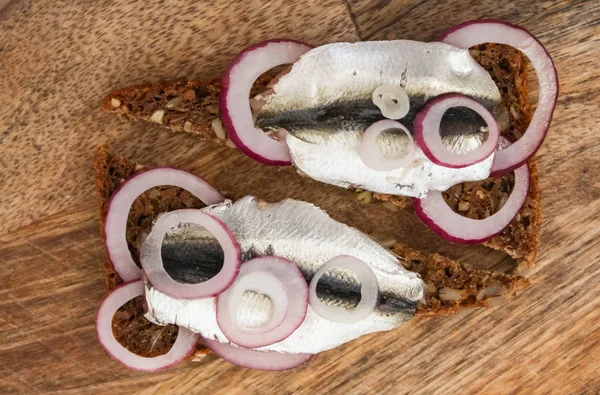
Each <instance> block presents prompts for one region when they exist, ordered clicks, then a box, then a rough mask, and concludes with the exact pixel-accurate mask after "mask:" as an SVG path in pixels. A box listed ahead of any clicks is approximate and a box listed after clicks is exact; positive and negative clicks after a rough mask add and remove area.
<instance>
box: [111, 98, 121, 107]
mask: <svg viewBox="0 0 600 395" xmlns="http://www.w3.org/2000/svg"><path fill="white" fill-rule="evenodd" d="M110 104H111V106H113V107H115V108H117V107H120V106H121V100H119V99H117V98H116V97H113V98H112V99H110Z"/></svg>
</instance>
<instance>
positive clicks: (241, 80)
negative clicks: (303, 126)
mask: <svg viewBox="0 0 600 395" xmlns="http://www.w3.org/2000/svg"><path fill="white" fill-rule="evenodd" d="M310 49H312V46H310V45H307V44H304V43H302V42H299V41H294V40H283V39H279V40H267V41H263V42H261V43H258V44H255V45H252V46H250V47H248V48H246V49H244V50H243V51H242V52H240V53H239V54H238V55H237V56H236V57H235V59H233V62H231V64H230V65H229V67H228V68H227V70H226V71H225V74H223V79H222V82H221V95H220V97H219V106H220V109H221V114H222V120H223V125H224V126H225V129H226V130H227V134H228V135H229V138H230V139H231V141H232V142H233V143H234V144H235V145H236V147H238V148H239V149H240V150H241V151H242V152H243V153H245V154H246V155H248V156H249V157H251V158H253V159H255V160H257V161H259V162H261V163H264V164H268V165H277V166H287V165H290V164H291V162H292V157H291V155H290V152H289V149H288V147H287V145H286V143H285V141H277V140H274V139H272V138H270V137H269V136H267V135H266V134H265V133H264V132H263V131H262V130H261V129H257V128H256V127H255V126H254V120H253V118H252V111H251V109H250V103H249V99H248V98H249V96H250V89H251V88H252V84H253V83H254V81H256V79H257V78H258V77H260V75H261V74H262V73H264V72H266V71H268V70H270V69H272V68H273V67H276V66H280V65H282V64H288V63H294V62H295V61H296V60H297V59H298V58H299V57H300V56H301V55H303V54H304V53H306V52H308V51H309V50H310Z"/></svg>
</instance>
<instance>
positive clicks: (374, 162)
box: [358, 119, 415, 171]
mask: <svg viewBox="0 0 600 395" xmlns="http://www.w3.org/2000/svg"><path fill="white" fill-rule="evenodd" d="M389 129H400V130H402V131H403V132H404V133H405V134H406V136H407V137H408V140H409V143H408V152H407V153H406V155H405V156H404V157H403V158H399V159H387V158H386V157H384V155H383V153H382V152H381V149H380V148H379V145H378V143H377V139H378V137H379V135H380V134H381V133H382V132H384V131H386V130H389ZM414 153H415V144H414V141H413V138H412V135H411V134H410V132H409V131H408V129H407V128H406V127H405V126H404V125H402V124H401V123H400V122H397V121H392V120H390V119H384V120H381V121H377V122H375V123H373V124H372V125H371V126H369V127H368V128H367V129H366V130H365V131H364V132H363V134H362V136H361V140H360V145H359V146H358V156H359V157H360V159H361V160H362V162H363V163H364V164H365V165H366V166H368V167H369V168H371V169H373V170H377V171H388V170H394V169H398V168H400V167H403V166H406V165H407V164H409V163H410V161H411V160H412V158H413V156H414Z"/></svg>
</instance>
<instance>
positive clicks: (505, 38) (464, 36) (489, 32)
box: [439, 19, 558, 176]
mask: <svg viewBox="0 0 600 395" xmlns="http://www.w3.org/2000/svg"><path fill="white" fill-rule="evenodd" d="M439 40H440V41H442V42H445V43H447V44H450V45H454V46H456V47H460V48H471V47H473V46H475V45H480V44H485V43H497V44H505V45H510V46H511V47H514V48H516V49H518V50H519V51H521V52H523V53H524V54H525V56H527V58H528V59H529V61H530V62H531V64H532V65H533V67H534V69H535V72H536V74H537V77H538V83H539V99H538V103H537V107H536V109H535V112H534V113H533V117H532V119H531V122H530V123H529V126H528V127H527V130H526V131H525V133H524V134H523V136H521V138H520V139H518V140H517V141H516V142H515V143H514V144H512V145H511V146H510V148H508V149H505V150H502V151H499V152H498V153H497V154H496V157H495V158H494V163H493V164H492V169H491V175H492V176H499V175H502V174H505V173H508V172H509V171H511V170H513V169H516V168H517V167H519V166H521V165H522V164H524V163H525V162H527V160H528V159H529V158H531V157H532V156H533V155H534V154H535V153H536V151H537V150H538V149H539V148H540V146H541V145H542V142H543V141H544V138H545V137H546V133H547V132H548V129H549V128H550V122H551V121H552V114H553V113H554V108H555V107H556V100H557V98H558V73H557V71H556V67H555V66H554V62H553V61H552V57H551V56H550V54H549V53H548V51H546V48H544V46H543V45H542V43H540V41H539V40H538V39H537V38H535V37H534V36H533V35H532V34H531V33H529V32H528V31H527V30H525V29H524V28H522V27H520V26H516V25H513V24H510V23H508V22H504V21H499V20H493V19H484V20H474V21H469V22H465V23H461V24H459V25H457V26H455V27H453V28H451V29H448V30H446V31H445V32H444V33H443V34H442V35H441V36H440V38H439Z"/></svg>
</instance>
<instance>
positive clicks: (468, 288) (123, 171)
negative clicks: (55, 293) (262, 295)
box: [94, 146, 529, 358]
mask: <svg viewBox="0 0 600 395" xmlns="http://www.w3.org/2000/svg"><path fill="white" fill-rule="evenodd" d="M142 169H143V167H142V166H140V165H138V164H136V163H135V162H133V161H130V160H127V159H126V158H124V157H122V156H120V155H118V154H114V153H112V152H110V151H109V149H108V147H106V146H103V147H99V148H98V149H97V150H96V156H95V160H94V176H95V179H96V189H97V195H98V207H99V213H98V214H99V219H100V221H99V222H100V235H101V237H102V239H103V240H104V238H105V234H104V221H105V218H106V212H107V209H108V204H109V200H110V197H111V195H112V194H113V193H114V192H115V191H116V190H117V189H118V188H119V186H120V185H121V183H123V181H125V180H126V179H128V178H129V177H131V176H132V175H133V174H135V173H136V172H138V171H141V170H142ZM203 206H204V204H202V202H200V201H199V200H198V199H197V198H195V197H194V196H192V195H191V194H190V193H189V192H186V191H184V190H182V189H180V188H177V187H157V188H153V189H150V190H148V191H146V192H145V193H144V194H142V195H141V196H140V197H138V198H137V199H136V201H135V202H134V204H133V205H132V208H131V211H130V213H129V217H128V220H127V233H126V234H127V243H128V246H129V250H130V251H131V255H132V257H133V259H134V260H135V261H136V262H139V249H140V246H141V243H142V242H143V240H144V238H145V236H146V235H147V234H148V233H149V232H150V229H151V226H152V222H153V221H154V220H155V219H156V218H157V216H158V214H160V213H162V212H167V211H172V210H177V209H181V208H201V207H203ZM392 250H393V251H394V253H396V254H397V255H398V256H399V257H400V258H401V260H402V261H403V262H404V264H405V265H406V267H407V268H408V269H409V270H412V271H415V272H417V273H419V274H420V275H421V277H422V278H423V280H424V281H425V284H426V292H425V301H424V302H422V303H419V305H418V307H417V315H440V314H454V313H455V312H456V311H457V310H458V309H459V308H460V307H475V306H496V305H499V304H502V303H504V302H506V301H508V300H509V299H511V298H512V297H514V296H515V295H516V293H517V292H518V291H520V290H522V289H524V288H525V287H527V286H528V285H529V281H528V280H527V279H525V278H523V277H521V276H518V275H507V274H501V273H494V272H491V271H486V270H476V269H472V268H470V267H468V266H466V265H463V264H460V263H457V262H454V261H452V260H450V259H448V258H445V257H443V256H441V255H438V254H424V253H421V252H418V251H415V250H413V249H410V248H408V247H406V246H404V245H396V246H394V247H393V248H392ZM104 274H105V281H106V288H107V290H108V291H110V290H112V289H114V288H115V287H116V286H118V285H119V284H121V283H122V280H121V278H119V276H118V274H117V273H115V271H114V269H113V266H112V264H111V263H110V260H109V259H108V257H106V259H105V261H104ZM143 314H144V312H143V308H142V302H141V298H137V299H134V300H133V301H132V302H130V303H128V304H126V305H125V306H124V307H123V308H121V309H120V310H119V312H118V313H117V314H116V315H115V318H114V319H113V332H114V333H115V336H116V337H117V339H118V340H119V341H120V342H121V344H123V345H125V346H126V347H127V348H128V349H129V350H131V351H133V352H135V353H136V354H139V355H145V356H155V355H160V354H164V353H166V352H167V351H168V350H169V348H170V347H171V345H172V344H173V342H174V341H175V338H176V336H177V327H175V326H173V325H167V326H166V327H161V326H158V325H154V324H151V323H150V322H148V321H147V320H146V319H145V318H144V317H143ZM207 352H208V349H207V348H206V347H204V346H203V345H199V346H198V347H197V349H196V352H195V355H194V357H196V358H199V357H202V356H203V355H205V354H206V353H207Z"/></svg>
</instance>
